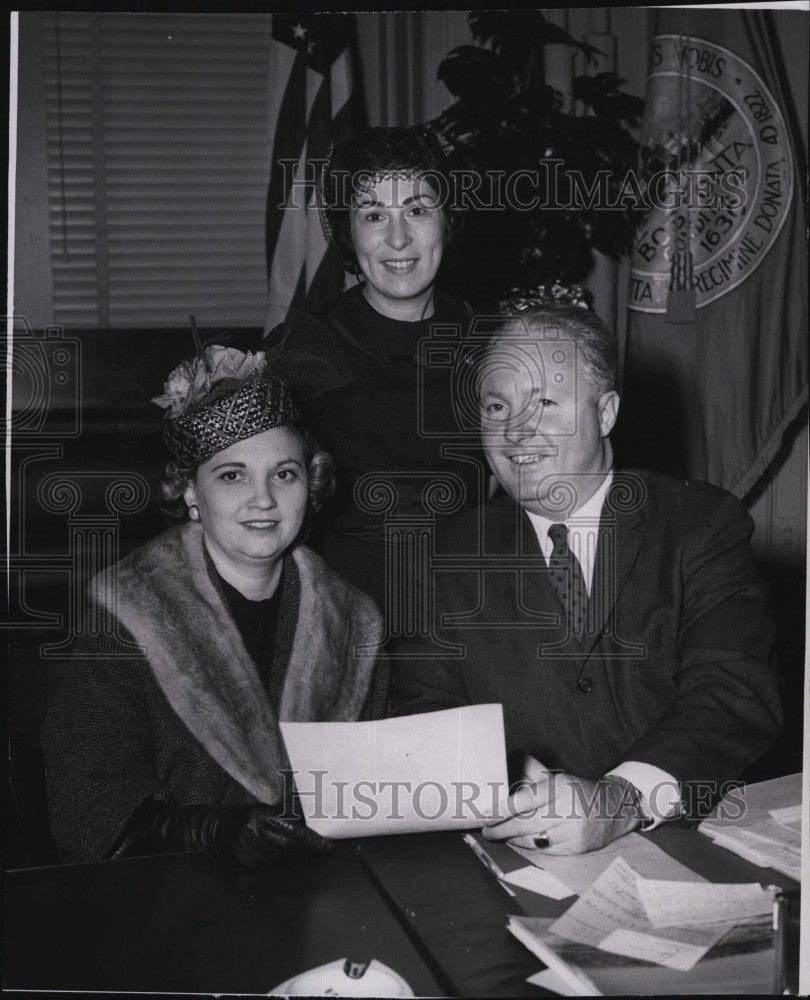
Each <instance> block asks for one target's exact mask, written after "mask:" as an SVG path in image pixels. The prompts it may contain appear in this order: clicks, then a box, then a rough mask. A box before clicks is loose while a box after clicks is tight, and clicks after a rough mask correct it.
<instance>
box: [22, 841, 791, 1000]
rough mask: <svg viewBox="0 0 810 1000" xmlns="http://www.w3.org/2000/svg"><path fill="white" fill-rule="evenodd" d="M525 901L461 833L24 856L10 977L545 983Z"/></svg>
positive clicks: (203, 988) (255, 983)
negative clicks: (271, 856) (362, 971)
mask: <svg viewBox="0 0 810 1000" xmlns="http://www.w3.org/2000/svg"><path fill="white" fill-rule="evenodd" d="M649 836H650V838H651V839H653V840H654V841H655V842H656V843H658V845H659V846H660V847H662V848H663V849H664V850H666V851H667V853H669V854H671V855H673V856H674V857H676V858H677V859H678V860H680V861H682V862H683V863H684V864H686V865H687V866H688V867H690V868H692V869H693V870H694V871H696V872H698V873H699V874H701V875H704V876H705V877H707V878H709V879H711V880H712V881H718V882H723V881H728V882H746V881H754V880H756V881H764V882H773V883H776V884H779V885H782V886H784V887H786V888H790V887H793V886H794V885H795V883H793V882H792V881H791V880H790V879H787V878H785V877H784V876H780V875H778V874H777V873H775V872H772V871H771V870H769V869H762V868H755V867H754V866H752V865H750V864H749V863H748V862H746V861H743V860H742V859H741V858H738V857H736V856H735V855H733V854H730V853H729V852H728V851H725V850H722V849H721V848H717V847H715V846H714V845H713V844H711V842H710V841H709V840H708V839H707V838H705V837H703V836H701V835H699V834H697V833H696V832H695V831H694V830H690V829H686V828H685V827H680V826H678V825H675V824H673V825H670V826H667V827H661V828H659V829H658V830H656V831H654V832H653V833H652V834H650V835H649ZM548 905H549V907H550V910H549V915H550V916H551V915H554V914H555V912H556V911H555V910H554V909H553V908H554V907H559V906H560V904H559V903H555V902H554V901H552V900H549V901H548ZM563 908H564V907H563ZM519 912H520V908H519V905H518V904H517V903H516V901H515V899H514V898H513V897H510V896H509V895H507V893H506V892H505V891H504V889H503V887H502V886H501V885H500V884H499V883H498V882H497V880H496V879H495V878H494V877H493V876H492V875H491V874H490V873H489V872H488V871H487V870H486V869H485V868H484V866H483V865H482V864H481V863H480V861H479V860H478V859H477V858H476V857H475V855H474V854H473V853H472V851H470V850H469V848H468V847H467V846H466V845H465V844H464V843H463V841H462V840H461V837H460V835H459V834H457V833H437V834H422V835H419V836H402V837H382V838H376V839H372V840H368V841H359V842H355V843H351V842H343V843H341V844H339V845H338V850H337V851H336V853H335V855H333V856H332V857H328V858H317V859H301V860H296V861H293V862H289V863H285V864H284V865H280V866H278V867H277V868H270V869H239V868H236V867H235V866H233V865H232V864H230V863H229V862H227V861H225V860H219V859H218V860H212V859H209V858H208V857H206V856H204V855H193V854H192V855H189V854H185V855H162V856H159V857H152V858H136V859H130V860H125V861H112V862H102V863H99V864H90V865H69V866H64V867H60V868H40V869H21V870H18V871H13V872H10V873H9V875H8V877H7V891H6V928H5V931H6V933H5V946H4V951H5V969H4V977H3V979H4V982H3V985H4V987H5V988H6V989H60V990H79V991H95V990H99V991H106V990H120V991H128V992H141V991H144V992H145V991H151V992H169V991H177V992H190V993H212V992H213V993H218V992H222V993H265V994H266V993H267V992H268V991H269V990H271V989H273V988H274V987H276V986H277V985H279V984H280V983H281V982H283V981H284V980H285V979H287V978H289V977H291V976H293V975H296V974H298V973H300V972H303V971H304V970H306V969H310V968H313V967H316V966H318V965H321V964H323V963H325V962H329V961H332V960H334V959H340V958H350V959H352V960H355V961H365V960H368V959H370V958H376V959H378V960H379V961H381V962H384V963H385V964H386V965H388V966H390V967H391V968H393V969H395V970H396V971H397V972H398V973H399V974H400V975H401V976H402V977H403V978H404V979H405V980H406V981H407V982H408V983H409V984H410V985H411V987H412V989H413V990H414V992H415V993H416V994H417V995H423V996H424V995H428V996H436V995H440V996H441V995H460V996H538V995H542V993H543V991H541V990H540V989H538V988H537V987H534V986H531V985H529V984H527V983H526V978H527V977H528V976H530V975H532V974H533V973H535V972H537V971H538V970H539V968H540V963H539V961H538V960H537V959H535V958H534V957H533V956H531V955H530V954H529V953H528V952H527V951H526V950H525V949H524V948H523V947H522V946H521V945H519V944H518V943H517V941H515V940H514V939H513V938H512V937H511V936H510V935H509V934H508V932H507V931H506V928H505V924H506V916H507V914H509V913H519Z"/></svg>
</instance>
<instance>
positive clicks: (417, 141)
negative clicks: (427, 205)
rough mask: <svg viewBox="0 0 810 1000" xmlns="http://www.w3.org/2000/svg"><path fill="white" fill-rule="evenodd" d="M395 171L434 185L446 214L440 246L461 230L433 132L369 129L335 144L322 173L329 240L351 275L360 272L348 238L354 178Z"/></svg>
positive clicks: (444, 160)
mask: <svg viewBox="0 0 810 1000" xmlns="http://www.w3.org/2000/svg"><path fill="white" fill-rule="evenodd" d="M391 173H398V174H402V175H406V176H414V177H423V178H424V179H425V181H427V182H428V183H429V184H431V186H432V187H433V188H434V189H436V193H437V194H438V195H439V200H440V203H441V208H442V215H443V217H444V245H445V249H446V250H449V249H450V248H451V247H452V246H453V245H454V244H455V243H456V242H457V241H458V238H459V235H460V232H461V216H460V214H459V212H458V211H457V210H456V209H455V208H454V207H453V204H452V198H451V191H452V180H451V176H450V164H449V161H448V159H447V156H446V155H445V153H444V150H443V149H442V147H441V144H440V143H439V140H438V139H437V138H436V136H435V135H434V134H433V133H432V132H430V131H429V130H428V129H426V128H420V127H416V126H410V127H408V128H399V127H396V128H379V127H376V128H370V129H368V130H367V131H365V132H363V133H362V134H361V135H359V136H356V137H355V138H354V139H350V140H349V141H348V142H345V143H343V144H342V145H340V146H335V147H334V148H333V149H332V151H331V153H330V155H329V159H328V160H327V162H326V164H325V165H324V168H323V170H322V172H321V177H320V183H319V186H318V207H319V210H320V217H321V225H322V226H323V232H324V236H325V237H326V241H327V243H329V244H330V245H331V246H333V247H335V248H336V249H337V250H338V252H339V253H340V256H341V260H342V262H343V266H344V267H345V268H346V270H347V271H348V272H349V274H360V273H362V272H361V268H360V265H359V263H358V262H357V254H356V253H355V251H354V244H353V242H352V234H351V225H350V221H349V209H350V208H351V204H352V195H353V194H354V193H355V191H356V190H357V187H356V182H357V180H358V178H363V177H374V176H376V175H378V174H391Z"/></svg>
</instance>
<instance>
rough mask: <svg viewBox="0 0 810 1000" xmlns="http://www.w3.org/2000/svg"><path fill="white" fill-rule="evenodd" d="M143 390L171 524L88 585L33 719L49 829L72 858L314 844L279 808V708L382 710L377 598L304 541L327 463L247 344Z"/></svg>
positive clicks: (360, 715)
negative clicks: (39, 731)
mask: <svg viewBox="0 0 810 1000" xmlns="http://www.w3.org/2000/svg"><path fill="white" fill-rule="evenodd" d="M155 402H157V403H158V404H159V405H160V406H162V407H164V408H167V409H168V412H167V417H166V423H165V438H166V441H167V443H168V445H169V447H170V449H171V451H172V452H173V453H174V456H175V459H176V461H175V462H173V463H170V464H169V465H168V466H167V475H166V478H165V480H164V482H163V484H162V488H163V494H164V499H165V500H167V501H168V504H169V505H170V506H175V507H176V506H179V507H181V508H182V511H183V516H184V518H185V520H184V523H181V524H179V525H177V526H175V527H172V528H170V529H169V530H168V531H166V532H165V533H164V534H162V535H160V536H159V537H158V538H156V539H154V540H153V541H151V542H149V543H148V544H146V545H144V546H143V547H141V548H140V549H138V550H136V551H135V552H133V553H132V554H131V555H129V556H127V557H126V558H125V559H123V560H122V561H121V562H119V563H118V564H117V565H115V566H112V567H111V568H110V569H108V570H107V571H105V572H104V573H102V574H100V575H99V576H98V577H97V578H95V579H94V580H93V581H92V583H91V599H92V608H91V614H92V616H93V622H94V624H95V629H94V632H95V635H96V636H97V637H96V638H94V639H93V640H92V641H84V642H83V645H82V646H81V647H80V648H77V649H76V651H75V662H74V664H73V665H72V667H71V670H70V672H69V675H68V676H67V677H66V679H65V682H64V684H63V686H62V688H61V689H60V691H59V692H58V693H57V695H56V697H55V699H54V702H53V704H52V706H51V708H50V711H49V715H48V718H47V720H46V723H45V727H44V729H43V746H44V751H45V761H46V778H47V786H48V799H49V810H50V816H51V826H52V830H53V834H54V837H55V839H56V841H57V844H58V845H59V847H60V850H61V851H62V853H63V854H64V856H65V859H66V860H77V861H86V860H97V859H102V858H113V857H121V856H123V855H127V854H140V853H151V852H155V851H163V852H165V851H177V850H199V849H206V848H207V849H209V850H211V851H213V852H215V853H219V854H226V855H229V856H231V857H232V858H234V859H235V860H237V861H238V862H240V863H243V864H262V863H265V862H271V861H272V860H274V859H275V858H278V857H281V856H286V855H290V854H296V853H319V852H324V851H326V850H328V849H329V844H328V842H327V841H324V840H323V839H322V838H321V837H319V836H318V835H317V834H315V833H314V832H313V831H311V830H309V829H308V828H307V827H306V826H305V825H304V824H303V823H302V822H300V821H297V820H295V819H291V818H289V817H290V813H289V803H288V802H287V797H286V796H285V776H284V773H283V772H284V771H285V769H287V770H288V769H289V762H288V760H287V756H286V752H285V749H284V743H283V741H282V737H281V732H280V729H279V724H278V723H279V720H280V719H281V720H295V721H323V720H330V721H351V720H357V719H368V718H376V717H382V716H383V715H384V714H385V709H386V702H387V686H388V671H387V665H386V664H385V661H378V659H377V649H378V646H379V642H380V639H381V634H382V627H381V620H380V615H379V612H378V611H377V610H376V608H375V607H374V605H373V604H372V602H371V601H370V600H369V599H368V598H367V597H366V596H365V595H364V594H362V593H360V592H359V591H357V590H355V589H354V588H353V587H352V586H351V585H349V584H348V583H347V582H346V581H345V580H344V579H343V578H341V577H339V576H338V575H337V574H336V573H334V572H333V571H332V570H330V569H329V568H328V567H327V566H326V565H325V563H324V562H323V561H322V560H321V559H320V558H319V557H318V556H317V555H315V554H314V553H313V552H311V551H310V550H309V549H307V548H306V547H304V546H303V545H302V544H300V540H301V537H302V534H303V533H304V532H305V530H306V527H307V523H308V521H309V518H310V516H311V515H312V514H313V513H315V512H316V511H317V510H318V508H319V507H320V505H321V502H322V501H323V500H324V498H325V497H327V496H328V495H329V494H330V492H331V491H332V489H333V476H332V462H331V459H330V458H329V456H328V455H327V454H325V453H324V452H322V451H319V450H318V449H317V447H316V445H315V444H314V442H313V440H312V438H311V437H310V436H309V434H308V433H307V431H306V430H304V428H303V427H302V426H301V423H300V419H299V414H298V412H297V411H296V408H295V405H294V403H293V400H292V397H291V395H290V392H289V389H288V387H287V386H286V385H285V383H284V382H282V381H281V380H279V379H277V378H274V377H272V375H271V374H270V373H269V372H268V371H267V369H266V367H265V358H264V355H263V353H261V352H258V353H256V354H255V355H254V354H247V355H245V354H243V353H242V352H241V351H237V350H234V349H226V348H224V347H219V346H215V347H209V348H208V349H207V350H206V351H205V354H204V356H200V357H197V358H195V359H194V360H193V361H191V362H184V363H183V364H181V365H180V366H179V367H178V368H176V369H175V370H174V371H173V372H172V374H171V375H170V376H169V380H168V382H167V383H166V391H165V394H164V395H163V396H161V397H158V398H157V399H156V400H155ZM285 807H286V809H287V811H286V812H285Z"/></svg>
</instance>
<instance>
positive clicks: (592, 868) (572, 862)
mask: <svg viewBox="0 0 810 1000" xmlns="http://www.w3.org/2000/svg"><path fill="white" fill-rule="evenodd" d="M510 846H511V845H510ZM512 850H513V851H516V852H517V853H518V854H519V855H520V856H521V857H522V858H525V859H526V860H527V861H530V862H531V863H532V864H533V865H536V866H537V867H538V868H543V869H545V870H546V871H547V872H548V873H549V874H551V875H553V876H554V877H555V878H557V879H559V880H560V882H562V883H563V884H564V885H567V886H568V887H569V888H570V889H571V891H572V892H573V893H576V895H577V896H581V895H583V893H586V892H587V891H588V889H590V887H591V886H592V885H593V884H594V882H595V881H596V880H597V879H598V878H599V876H600V875H601V874H602V873H603V872H604V871H605V870H606V869H607V868H609V867H610V865H611V864H613V862H614V861H615V860H616V858H618V857H622V858H623V859H624V860H625V861H626V862H627V864H629V865H630V866H631V867H632V868H633V870H634V871H636V872H638V874H639V875H640V876H641V877H642V878H662V879H669V880H670V881H672V882H702V881H704V879H702V878H701V876H700V875H696V874H695V872H693V871H691V870H690V869H689V868H687V867H686V865H682V864H681V863H680V862H679V861H676V860H675V859H674V858H672V857H670V856H669V855H668V854H667V853H666V852H665V851H662V850H661V848H660V847H656V845H655V844H653V843H652V842H651V841H649V840H647V838H646V837H641V836H639V834H637V833H628V834H627V835H626V836H624V837H620V838H619V839H618V840H614V841H613V843H612V844H608V845H607V847H602V848H600V849H599V850H598V851H589V852H588V853H587V854H576V855H573V856H565V855H551V854H546V853H545V852H544V851H542V850H540V851H538V850H531V849H529V848H524V847H512Z"/></svg>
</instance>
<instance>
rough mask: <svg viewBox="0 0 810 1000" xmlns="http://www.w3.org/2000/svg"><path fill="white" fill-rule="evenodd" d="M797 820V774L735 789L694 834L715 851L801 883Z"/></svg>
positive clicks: (799, 792)
mask: <svg viewBox="0 0 810 1000" xmlns="http://www.w3.org/2000/svg"><path fill="white" fill-rule="evenodd" d="M801 820H802V805H801V775H798V774H797V775H789V776H788V777H786V778H777V779H775V780H773V781H763V782H761V783H760V784H756V785H748V786H746V787H745V788H743V789H736V790H735V791H734V792H732V793H730V794H729V796H727V797H726V798H724V799H723V800H722V801H721V802H720V803H719V805H718V806H717V808H716V809H715V811H714V813H713V814H712V816H710V817H709V818H708V819H705V820H704V821H703V822H702V823H701V824H700V826H699V827H698V829H699V831H700V832H701V833H703V834H705V835H706V836H707V837H711V839H712V840H713V841H714V843H715V844H716V845H717V846H718V847H725V848H726V849H727V850H729V851H733V852H734V854H737V855H739V856H740V857H742V858H745V859H746V861H750V862H751V863H752V864H755V865H759V866H760V867H762V868H773V869H774V870H775V871H778V872H781V873H782V874H783V875H788V876H789V877H790V878H793V879H796V881H797V882H800V881H801V875H802V862H801Z"/></svg>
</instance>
